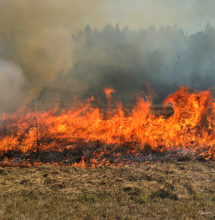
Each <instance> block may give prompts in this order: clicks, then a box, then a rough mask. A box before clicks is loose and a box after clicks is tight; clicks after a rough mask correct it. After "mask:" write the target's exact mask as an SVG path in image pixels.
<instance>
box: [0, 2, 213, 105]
mask: <svg viewBox="0 0 215 220" xmlns="http://www.w3.org/2000/svg"><path fill="white" fill-rule="evenodd" d="M214 7H215V2H214V1H213V0H205V1H201V0H195V1H187V0H181V1H178V0H160V1H153V0H135V1H130V0H91V1H90V3H89V2H86V1H85V0H79V1H75V0H38V1H34V0H2V1H0V10H1V13H0V59H2V60H10V61H2V62H3V63H5V62H6V63H7V64H1V65H0V72H1V73H2V77H3V76H4V77H3V78H4V79H3V78H2V82H0V83H1V84H2V85H4V86H2V90H1V91H2V94H8V96H7V95H6V96H5V97H7V98H4V97H3V96H2V97H0V105H1V106H10V104H9V103H11V101H9V100H11V98H9V97H12V96H13V94H14V100H20V103H21V100H22V101H30V100H32V99H37V100H39V101H44V102H47V101H48V100H50V99H52V98H54V97H56V96H58V97H60V98H61V99H62V100H63V101H70V100H72V98H73V97H74V95H78V96H79V97H83V98H85V97H87V96H89V95H94V96H101V95H100V91H101V89H102V88H103V87H104V86H112V87H114V88H115V89H116V90H117V92H118V94H119V96H120V97H121V98H122V99H123V100H124V101H125V102H127V101H129V100H128V99H129V98H128V97H133V96H134V94H135V93H136V92H138V91H140V90H144V89H145V88H146V85H147V84H148V83H149V84H151V86H152V87H153V89H154V90H155V91H156V93H157V94H158V96H159V97H161V98H162V97H164V96H165V95H166V94H168V93H169V92H171V91H173V90H175V89H176V87H177V86H178V85H179V84H184V85H187V86H189V87H192V88H197V89H207V88H211V87H213V85H214V82H215V80H214V69H215V68H214V67H215V64H214V62H213V60H214V52H213V51H214V46H213V45H215V42H214V40H213V39H214V37H215V35H214V28H213V27H212V26H213V25H214V24H215V15H214V12H213V8H214ZM207 22H210V23H211V24H212V26H210V25H208V26H207V28H206V29H205V25H206V23H207ZM107 23H112V24H113V26H112V25H107V26H105V25H106V24H107ZM116 23H119V26H116V27H115V26H114V25H115V24H116ZM87 24H89V25H90V26H87V28H85V26H86V25H87ZM176 25H177V27H176ZM126 26H129V28H130V29H128V28H124V27H126ZM95 27H97V28H98V29H95ZM120 27H121V28H120ZM141 28H142V29H141ZM180 28H182V29H180ZM79 30H81V32H80V33H78V32H79ZM198 31H199V32H198ZM8 62H9V63H10V64H8ZM5 66H8V67H7V68H8V69H9V70H7V71H9V72H10V73H9V74H5V72H7V71H5ZM15 66H16V67H15ZM12 70H13V71H12ZM12 72H13V73H12ZM7 75H8V78H7ZM12 78H13V80H12ZM11 80H12V81H14V82H16V84H17V86H15V87H14V90H13V89H12V90H11V93H10V89H9V88H7V86H10V83H9V82H11ZM3 90H4V91H6V92H4V91H3ZM23 94H24V95H23ZM6 99H7V100H8V101H6ZM12 106H13V105H12V104H11V106H10V107H12ZM7 108H8V107H7ZM7 108H6V109H7Z"/></svg>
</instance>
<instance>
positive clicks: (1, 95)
mask: <svg viewBox="0 0 215 220" xmlns="http://www.w3.org/2000/svg"><path fill="white" fill-rule="evenodd" d="M24 81H25V79H24V75H23V72H22V69H21V68H20V67H19V66H18V65H16V64H15V63H13V62H11V61H6V60H0V113H2V112H5V111H9V110H11V109H13V108H14V107H18V105H19V104H20V103H21V101H22V99H23V97H24V93H23V87H24Z"/></svg>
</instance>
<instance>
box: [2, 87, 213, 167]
mask: <svg viewBox="0 0 215 220" xmlns="http://www.w3.org/2000/svg"><path fill="white" fill-rule="evenodd" d="M104 91H105V93H106V96H107V99H108V107H107V109H106V111H105V113H104V112H103V111H101V109H99V108H97V107H93V105H92V104H91V102H92V101H93V100H94V99H93V98H91V99H90V100H87V101H86V102H82V103H79V105H77V106H76V107H71V108H70V109H68V110H59V109H57V108H55V109H52V110H50V111H36V110H35V108H34V109H33V112H31V111H27V110H26V109H21V110H19V111H18V112H17V113H15V114H5V115H3V116H2V120H1V124H0V131H1V132H0V165H1V166H17V165H20V166H32V165H40V164H43V163H51V164H53V163H58V164H66V165H72V166H76V167H97V166H118V165H122V164H136V163H144V162H147V161H148V162H150V161H152V162H155V161H162V158H165V157H166V155H169V154H172V153H174V154H176V155H178V156H179V157H180V156H181V154H182V155H183V154H184V152H189V153H193V154H195V155H196V157H197V158H203V159H205V160H214V159H215V129H214V126H215V103H214V101H213V100H214V99H213V97H212V95H211V94H210V92H209V91H203V92H197V91H196V92H193V93H190V92H189V90H188V89H186V88H184V87H181V88H180V89H179V90H178V91H176V92H175V93H174V94H171V95H170V96H169V97H167V99H166V100H165V101H164V106H163V107H162V108H161V109H163V110H164V112H165V111H166V112H167V114H163V113H161V114H156V111H155V108H154V111H153V107H152V105H151V102H150V101H149V100H148V99H143V98H139V100H138V102H137V104H136V105H135V106H134V107H133V108H132V109H131V110H128V109H127V110H124V109H123V107H122V105H121V104H120V103H117V104H116V105H117V107H116V108H115V109H110V106H111V101H112V100H111V94H112V93H113V92H114V90H113V89H105V90H104ZM169 104H171V105H172V109H173V112H172V114H169V107H166V106H168V105H169ZM157 112H158V111H157ZM161 112H162V111H161Z"/></svg>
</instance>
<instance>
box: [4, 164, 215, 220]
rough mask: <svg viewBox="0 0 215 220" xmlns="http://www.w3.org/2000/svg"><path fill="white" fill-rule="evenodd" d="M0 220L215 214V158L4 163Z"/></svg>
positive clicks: (205, 216)
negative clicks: (91, 164)
mask: <svg viewBox="0 0 215 220" xmlns="http://www.w3.org/2000/svg"><path fill="white" fill-rule="evenodd" d="M0 219H215V163H214V162H199V161H194V160H189V161H182V162H179V161H177V160H172V161H166V162H162V163H153V164H144V165H130V166H123V167H112V168H88V169H81V168H72V167H69V166H47V165H44V166H38V167H33V168H18V167H16V168H14V167H13V168H0Z"/></svg>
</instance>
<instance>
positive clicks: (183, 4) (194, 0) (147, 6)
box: [107, 0, 215, 32]
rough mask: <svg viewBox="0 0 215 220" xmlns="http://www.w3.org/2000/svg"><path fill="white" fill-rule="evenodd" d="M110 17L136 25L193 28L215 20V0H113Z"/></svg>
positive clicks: (113, 19) (212, 22)
mask: <svg viewBox="0 0 215 220" xmlns="http://www.w3.org/2000/svg"><path fill="white" fill-rule="evenodd" d="M107 8H108V10H107V11H108V12H109V13H110V15H109V19H110V20H111V21H112V22H113V23H115V22H118V23H120V24H121V25H122V26H124V25H128V26H131V27H132V28H140V27H148V26H151V25H155V26H157V27H160V26H162V25H164V26H165V25H175V24H176V25H178V26H179V27H182V28H184V29H186V31H189V32H193V31H196V30H200V29H202V28H204V26H205V24H206V23H207V22H210V23H211V24H215V13H214V9H215V1H214V0H133V1H131V0H110V1H109V3H108V7H107Z"/></svg>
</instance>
